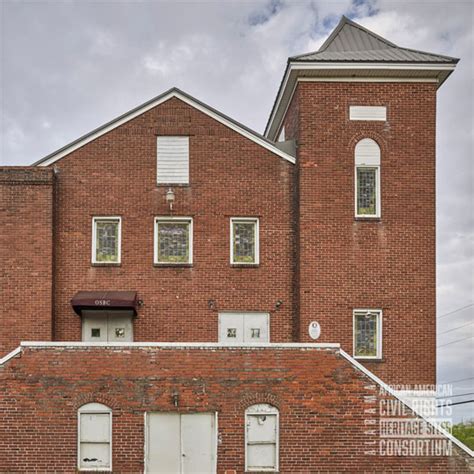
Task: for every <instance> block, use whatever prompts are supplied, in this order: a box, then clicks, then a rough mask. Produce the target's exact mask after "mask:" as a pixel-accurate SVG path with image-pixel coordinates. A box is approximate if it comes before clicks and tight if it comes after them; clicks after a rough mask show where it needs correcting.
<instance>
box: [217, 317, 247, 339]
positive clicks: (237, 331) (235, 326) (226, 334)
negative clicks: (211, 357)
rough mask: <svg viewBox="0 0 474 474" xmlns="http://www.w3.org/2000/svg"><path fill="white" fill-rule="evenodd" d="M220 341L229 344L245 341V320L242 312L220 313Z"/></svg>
mask: <svg viewBox="0 0 474 474" xmlns="http://www.w3.org/2000/svg"><path fill="white" fill-rule="evenodd" d="M219 342H226V343H229V344H242V342H244V321H243V319H242V314H240V313H221V314H219Z"/></svg>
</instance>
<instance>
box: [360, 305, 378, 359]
mask: <svg viewBox="0 0 474 474" xmlns="http://www.w3.org/2000/svg"><path fill="white" fill-rule="evenodd" d="M377 324H378V318H377V315H376V314H373V313H368V314H366V313H360V314H356V316H355V351H354V354H355V356H357V357H376V356H377Z"/></svg>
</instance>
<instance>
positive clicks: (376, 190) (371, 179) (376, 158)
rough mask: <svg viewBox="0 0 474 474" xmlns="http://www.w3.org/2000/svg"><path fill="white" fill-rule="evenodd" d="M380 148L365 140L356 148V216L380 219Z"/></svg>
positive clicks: (369, 139) (369, 140)
mask: <svg viewBox="0 0 474 474" xmlns="http://www.w3.org/2000/svg"><path fill="white" fill-rule="evenodd" d="M380 210H381V206H380V147H379V146H378V144H377V142H375V141H374V140H372V139H371V138H364V139H362V140H361V141H360V142H359V143H357V145H356V147H355V215H356V217H380Z"/></svg>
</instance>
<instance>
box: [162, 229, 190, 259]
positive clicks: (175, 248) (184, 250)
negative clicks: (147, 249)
mask: <svg viewBox="0 0 474 474" xmlns="http://www.w3.org/2000/svg"><path fill="white" fill-rule="evenodd" d="M190 226H191V221H190V220H172V221H165V220H163V221H162V220H158V221H157V239H158V241H157V263H190V262H191V259H190V254H191V252H190V236H189V233H190Z"/></svg>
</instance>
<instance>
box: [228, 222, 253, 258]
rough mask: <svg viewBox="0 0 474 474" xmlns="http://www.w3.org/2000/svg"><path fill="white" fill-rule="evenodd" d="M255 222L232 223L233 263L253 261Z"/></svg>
mask: <svg viewBox="0 0 474 474" xmlns="http://www.w3.org/2000/svg"><path fill="white" fill-rule="evenodd" d="M255 226H256V223H255V222H234V223H233V237H234V238H233V245H234V262H235V263H254V262H255Z"/></svg>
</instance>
